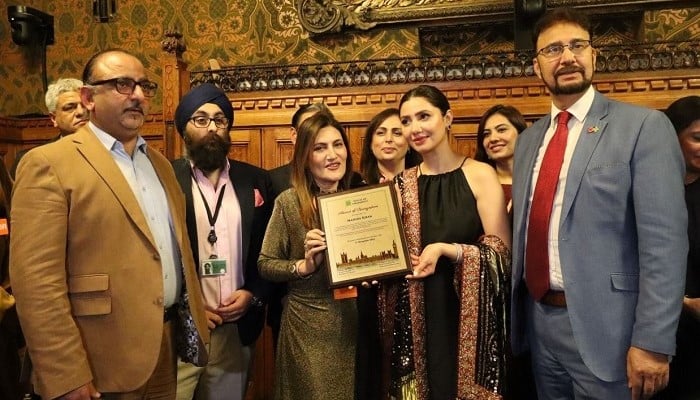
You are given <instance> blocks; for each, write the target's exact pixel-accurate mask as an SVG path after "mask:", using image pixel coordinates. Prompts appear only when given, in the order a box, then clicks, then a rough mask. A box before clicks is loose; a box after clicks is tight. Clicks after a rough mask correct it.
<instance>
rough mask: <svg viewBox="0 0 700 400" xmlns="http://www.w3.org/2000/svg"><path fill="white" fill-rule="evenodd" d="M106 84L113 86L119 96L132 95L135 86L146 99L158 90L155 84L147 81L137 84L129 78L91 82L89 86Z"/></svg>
mask: <svg viewBox="0 0 700 400" xmlns="http://www.w3.org/2000/svg"><path fill="white" fill-rule="evenodd" d="M106 84H111V85H114V88H115V89H117V92H119V93H121V94H126V95H131V94H132V93H134V90H135V89H136V85H138V86H141V90H142V91H143V95H144V96H146V97H153V96H155V95H156V90H158V84H157V83H155V82H151V81H149V80H142V81H138V82H137V81H135V80H133V79H131V78H112V79H105V80H102V81H96V82H92V83H90V84H89V85H92V86H97V85H106Z"/></svg>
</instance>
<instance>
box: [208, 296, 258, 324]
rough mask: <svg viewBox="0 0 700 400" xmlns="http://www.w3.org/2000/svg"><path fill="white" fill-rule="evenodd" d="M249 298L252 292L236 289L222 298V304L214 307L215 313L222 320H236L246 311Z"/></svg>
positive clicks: (251, 298)
mask: <svg viewBox="0 0 700 400" xmlns="http://www.w3.org/2000/svg"><path fill="white" fill-rule="evenodd" d="M251 300H253V293H251V292H249V291H247V290H245V289H238V290H236V291H234V292H233V293H231V295H230V296H229V297H228V298H227V299H226V300H224V302H223V304H222V305H220V306H219V308H217V309H216V313H217V314H219V315H220V316H221V317H222V318H223V319H224V321H237V320H238V319H239V318H241V317H242V316H243V315H244V314H245V313H246V311H248V307H249V306H250V302H251Z"/></svg>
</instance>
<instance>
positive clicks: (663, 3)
mask: <svg viewBox="0 0 700 400" xmlns="http://www.w3.org/2000/svg"><path fill="white" fill-rule="evenodd" d="M547 6H548V7H549V8H556V7H577V8H583V9H587V10H588V11H589V12H591V13H610V12H633V11H639V10H640V9H653V8H659V7H666V8H674V7H675V8H682V7H692V6H693V3H692V1H679V0H644V1H634V2H632V1H609V0H549V1H548V2H547ZM297 12H298V13H299V20H300V21H301V25H302V26H303V27H304V28H305V29H306V30H307V31H309V32H310V33H312V34H320V33H327V32H338V31H340V30H342V29H346V28H352V29H361V30H367V29H370V28H373V27H374V26H375V25H377V24H389V23H413V24H416V23H417V24H419V25H444V24H455V23H465V22H469V23H474V22H478V23H484V22H488V21H502V20H512V18H513V1H512V0H401V1H397V0H300V1H299V2H298V4H297Z"/></svg>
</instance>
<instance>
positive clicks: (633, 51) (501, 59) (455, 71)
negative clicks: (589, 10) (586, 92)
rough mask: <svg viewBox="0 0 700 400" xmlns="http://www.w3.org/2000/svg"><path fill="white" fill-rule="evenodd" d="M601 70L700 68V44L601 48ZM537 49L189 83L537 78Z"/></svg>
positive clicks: (227, 71) (252, 87)
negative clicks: (534, 60) (535, 66)
mask: <svg viewBox="0 0 700 400" xmlns="http://www.w3.org/2000/svg"><path fill="white" fill-rule="evenodd" d="M597 50H598V58H597V63H596V70H597V73H598V74H606V73H617V72H637V71H676V70H683V69H688V68H697V67H700V42H698V41H693V42H660V43H631V44H625V45H615V46H604V47H597ZM532 56H533V55H532V53H530V52H508V53H477V54H464V55H454V56H441V57H424V58H403V59H383V60H372V61H348V62H334V63H326V64H300V65H284V66H277V65H260V66H245V67H228V68H223V69H221V70H219V71H216V72H215V73H214V72H213V71H193V72H192V73H191V75H190V84H191V85H192V86H197V85H199V84H201V83H203V82H210V83H213V84H216V85H218V86H220V87H221V88H223V89H224V90H226V91H228V92H232V93H247V92H267V91H279V90H299V89H308V90H309V91H310V92H313V89H327V88H342V89H344V88H350V87H370V86H381V85H390V84H419V83H439V82H454V81H483V80H490V79H515V78H523V77H531V76H534V71H533V67H532V58H533V57H532Z"/></svg>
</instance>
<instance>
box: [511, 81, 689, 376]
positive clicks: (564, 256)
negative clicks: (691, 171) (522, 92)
mask: <svg viewBox="0 0 700 400" xmlns="http://www.w3.org/2000/svg"><path fill="white" fill-rule="evenodd" d="M549 125H550V116H549V115H547V116H545V117H544V118H542V119H540V120H539V121H537V122H536V123H535V124H533V125H532V127H530V128H528V129H527V130H525V131H524V132H523V133H522V134H521V135H520V136H519V138H518V143H517V146H516V151H515V164H514V176H513V212H514V224H513V231H514V232H513V297H512V302H511V306H512V318H511V328H512V341H513V350H514V351H515V352H516V353H519V352H521V351H522V350H524V349H525V347H526V346H527V345H526V343H527V340H526V338H525V321H524V304H525V303H526V302H527V301H528V298H527V296H528V293H527V288H526V286H525V283H524V281H523V276H524V274H523V271H524V258H525V253H524V252H525V236H526V225H527V216H528V198H529V195H530V188H531V185H532V170H533V167H534V165H535V159H536V158H537V152H538V149H539V147H540V145H541V143H542V140H543V138H544V135H545V132H546V130H547V128H548V127H549ZM684 168H685V167H684V162H683V157H682V155H681V152H680V147H679V145H678V140H677V138H676V135H675V133H674V129H673V126H672V125H671V123H670V121H668V119H667V118H666V117H665V116H664V115H663V114H662V113H660V112H658V111H655V110H650V109H646V108H641V107H636V106H632V105H629V104H624V103H620V102H616V101H612V100H609V99H607V98H605V97H604V96H603V95H601V94H600V93H598V92H596V93H595V99H594V101H593V105H592V107H591V109H590V111H589V112H588V115H587V117H586V119H585V121H584V125H583V128H582V131H581V135H580V137H579V139H578V142H577V144H576V150H575V152H574V155H573V157H572V160H571V164H570V167H569V171H568V177H567V181H566V188H565V192H564V201H563V205H562V215H561V219H560V226H559V237H558V242H559V252H560V261H561V268H562V275H563V279H564V287H565V292H566V300H567V305H568V313H569V318H570V320H571V326H572V328H573V334H574V340H575V342H576V345H577V347H578V349H579V352H580V354H581V357H582V359H583V361H584V363H585V364H586V366H587V367H588V368H589V369H590V370H591V371H592V372H593V373H594V374H595V375H596V376H597V377H598V378H600V379H602V380H604V381H616V380H623V379H626V355H627V350H628V349H629V347H630V345H633V346H636V347H640V348H643V349H646V350H651V351H654V352H658V353H663V354H674V351H675V334H676V327H677V325H678V316H679V314H680V310H681V303H682V297H683V288H684V282H685V266H686V257H687V253H688V241H687V212H686V206H685V204H684V192H683V191H684V188H683V175H684V172H685V169H684Z"/></svg>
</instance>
